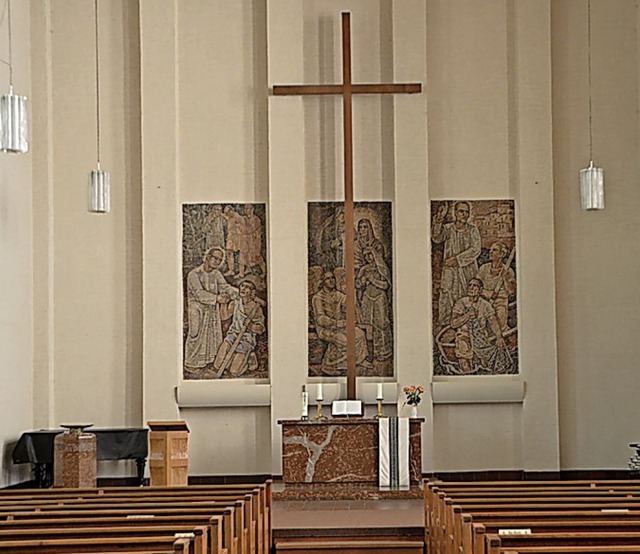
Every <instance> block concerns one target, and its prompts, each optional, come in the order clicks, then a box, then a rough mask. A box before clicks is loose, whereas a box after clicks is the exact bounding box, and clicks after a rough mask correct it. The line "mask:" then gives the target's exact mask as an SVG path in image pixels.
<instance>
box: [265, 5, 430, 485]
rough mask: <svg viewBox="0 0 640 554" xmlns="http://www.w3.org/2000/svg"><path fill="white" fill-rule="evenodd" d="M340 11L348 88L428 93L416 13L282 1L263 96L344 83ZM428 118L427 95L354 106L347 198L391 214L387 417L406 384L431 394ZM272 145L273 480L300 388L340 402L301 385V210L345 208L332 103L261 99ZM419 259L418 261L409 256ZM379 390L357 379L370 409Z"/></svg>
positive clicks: (363, 100)
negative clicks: (345, 26)
mask: <svg viewBox="0 0 640 554" xmlns="http://www.w3.org/2000/svg"><path fill="white" fill-rule="evenodd" d="M373 8H375V9H373ZM342 11H350V12H351V29H352V41H351V42H352V63H353V81H354V82H373V83H376V82H394V81H396V82H397V81H404V82H416V81H417V82H424V81H425V51H424V47H425V42H424V35H425V28H424V27H425V18H424V3H423V2H407V1H404V2H390V1H387V2H379V3H376V4H371V3H368V4H363V3H362V2H355V1H354V2H344V1H338V0H337V1H334V2H305V3H299V2H295V1H282V0H280V1H273V2H270V3H269V9H268V15H269V18H268V30H269V55H270V57H269V84H270V85H274V84H303V83H305V84H306V83H309V84H313V83H320V84H330V83H336V82H340V81H341V79H342V70H341V64H342V62H341V23H340V12H342ZM425 116H426V97H425V96H424V95H412V96H411V97H409V96H407V97H406V98H396V99H391V98H385V99H380V98H377V97H376V96H375V95H372V96H366V97H355V98H354V99H353V154H354V198H355V200H356V202H357V201H372V200H382V201H388V202H392V218H393V221H394V238H393V241H394V244H393V246H394V282H395V288H396V292H395V296H394V304H395V306H396V310H395V313H394V318H395V319H394V324H395V326H396V345H395V346H396V374H395V376H394V377H393V378H386V379H385V382H386V384H385V389H384V390H385V393H384V394H385V411H386V413H388V414H394V413H397V407H398V401H399V394H401V393H400V388H401V386H402V385H403V384H405V385H406V384H410V383H415V384H423V385H426V384H427V383H428V372H429V367H428V366H429V364H428V362H427V361H426V360H428V359H429V338H428V323H427V322H428V315H425V314H427V307H428V301H427V298H426V296H425V292H424V290H423V291H421V290H420V289H421V288H423V287H424V286H425V285H424V283H425V279H426V275H427V274H428V271H427V261H426V260H427V255H426V252H427V248H426V246H427V243H426V234H425V233H420V231H419V229H426V228H427V227H428V220H427V216H426V209H425V207H426V205H427V188H426V167H427V165H426V155H427V149H426V126H425ZM269 144H270V150H269V154H270V191H271V194H270V202H271V223H270V224H271V239H272V240H271V263H272V268H271V270H272V291H271V292H272V297H273V298H274V299H277V304H275V303H274V306H273V311H272V327H273V328H274V330H281V332H278V333H277V335H278V336H276V332H275V331H274V336H273V340H272V348H273V354H272V355H273V356H274V359H277V360H278V361H281V362H280V363H282V364H287V365H289V366H293V367H295V370H294V369H293V368H291V369H288V371H287V372H286V373H285V372H284V367H286V366H283V369H281V370H280V371H281V373H280V372H277V373H276V371H277V370H278V369H279V367H278V366H276V365H274V369H275V370H276V371H274V375H273V376H272V391H273V392H272V398H273V406H272V413H273V431H272V433H273V435H272V445H273V446H272V466H273V468H274V472H276V473H278V472H280V471H281V460H280V456H281V444H280V435H279V433H280V430H279V427H278V425H277V424H276V421H277V420H278V419H283V418H291V417H299V414H300V406H299V404H300V401H299V398H300V390H301V387H302V385H303V384H305V383H307V382H311V383H316V382H318V381H322V382H324V383H325V390H327V389H328V390H331V391H334V390H335V389H334V387H335V386H336V385H335V384H338V383H339V384H340V386H341V390H342V393H341V394H343V395H344V392H345V388H344V379H336V378H330V377H323V378H321V379H320V378H313V379H310V380H309V379H308V378H307V375H306V372H307V360H306V358H307V350H306V344H307V325H306V318H307V288H306V286H307V285H306V278H307V275H306V273H307V269H306V241H307V231H306V224H307V221H306V215H307V214H306V204H307V202H316V201H341V200H342V199H343V198H344V192H343V182H344V181H343V138H342V103H341V101H340V100H339V99H333V98H327V97H323V98H313V97H310V98H304V99H301V98H299V97H271V98H269ZM301 183H304V187H301ZM416 249H418V250H420V251H422V252H423V253H424V255H423V256H422V257H420V256H416ZM403 269H407V270H408V271H403ZM276 272H277V273H276ZM425 290H426V289H425ZM292 313H295V314H296V315H295V316H294V317H293V318H292V317H291V314H292ZM294 345H295V346H297V348H292V346H294ZM298 345H299V346H298ZM379 380H380V378H368V379H364V378H363V379H359V380H358V383H359V384H358V392H357V396H358V398H361V399H364V400H365V401H367V402H369V403H372V402H373V399H374V394H373V392H371V391H372V390H373V389H372V388H371V387H373V386H374V383H375V382H377V381H379ZM327 383H329V386H327ZM370 392H371V393H370ZM313 395H314V388H313V384H312V387H311V398H313ZM428 397H429V393H427V395H426V401H425V402H424V404H423V405H422V407H421V415H425V416H428V420H427V423H426V425H425V429H424V437H425V439H424V440H425V444H428V442H429V441H430V438H429V437H430V436H431V429H430V420H431V418H430V402H429V400H428ZM325 398H326V394H325ZM400 404H401V402H400ZM369 411H371V408H369ZM429 456H430V454H425V459H428V458H429Z"/></svg>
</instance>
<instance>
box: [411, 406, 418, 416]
mask: <svg viewBox="0 0 640 554" xmlns="http://www.w3.org/2000/svg"><path fill="white" fill-rule="evenodd" d="M409 417H418V406H416V405H415V404H412V405H411V414H410V416H409Z"/></svg>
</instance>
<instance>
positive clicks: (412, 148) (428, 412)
mask: <svg viewBox="0 0 640 554" xmlns="http://www.w3.org/2000/svg"><path fill="white" fill-rule="evenodd" d="M425 11H426V6H425V3H424V2H422V1H420V0H410V1H407V0H396V1H395V2H393V53H394V61H393V67H394V80H395V81H396V82H416V81H420V82H422V87H423V88H422V90H423V92H422V93H421V94H411V95H409V94H399V95H396V96H395V97H394V122H395V133H394V139H395V152H394V158H395V202H394V217H393V219H394V222H393V223H394V239H395V244H394V251H395V253H396V263H395V275H394V277H393V278H394V282H395V283H396V298H395V301H396V314H400V315H401V316H402V317H396V319H395V326H396V331H395V332H396V345H397V353H396V378H397V380H398V383H399V387H402V386H406V385H410V384H415V385H423V386H424V387H425V393H424V395H423V398H422V403H421V404H420V407H419V412H418V414H419V415H420V416H421V417H425V418H426V421H425V424H424V425H423V426H422V441H423V443H422V452H423V455H422V467H423V471H427V470H429V469H432V467H433V405H432V402H431V388H430V387H429V386H428V385H429V382H430V381H431V370H430V368H431V362H430V360H431V344H432V341H431V327H430V321H431V306H430V303H429V299H430V294H429V292H430V291H431V282H430V278H429V275H430V265H429V244H428V233H427V230H428V229H429V220H428V216H429V187H428V181H427V178H428V171H427V167H428V166H427V96H426V85H427V81H426V80H427V75H426V69H427V60H426V13H425ZM398 393H399V397H400V401H399V405H398V413H400V414H401V413H402V410H401V407H402V402H401V401H402V400H403V399H404V395H403V394H402V391H401V390H399V391H398Z"/></svg>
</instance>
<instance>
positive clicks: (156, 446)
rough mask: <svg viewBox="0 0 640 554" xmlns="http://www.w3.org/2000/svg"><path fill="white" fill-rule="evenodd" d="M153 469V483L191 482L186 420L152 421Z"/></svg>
mask: <svg viewBox="0 0 640 554" xmlns="http://www.w3.org/2000/svg"><path fill="white" fill-rule="evenodd" d="M148 425H149V429H150V432H149V472H150V474H151V486H152V487H177V486H183V485H187V484H188V483H187V481H188V477H189V428H188V427H187V424H186V422H185V421H149V422H148Z"/></svg>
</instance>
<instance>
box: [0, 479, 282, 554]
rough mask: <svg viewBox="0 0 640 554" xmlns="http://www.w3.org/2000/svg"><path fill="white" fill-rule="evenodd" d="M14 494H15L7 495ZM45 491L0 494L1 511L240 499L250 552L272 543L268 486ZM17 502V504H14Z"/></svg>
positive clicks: (262, 552)
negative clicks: (243, 510) (244, 506)
mask: <svg viewBox="0 0 640 554" xmlns="http://www.w3.org/2000/svg"><path fill="white" fill-rule="evenodd" d="M6 492H11V493H12V492H14V491H6ZM75 493H76V494H75V496H74V495H73V492H72V489H48V490H44V491H29V494H26V493H24V494H19V495H15V494H2V493H1V491H0V511H1V512H8V511H11V512H17V511H25V512H29V511H35V510H37V511H49V510H59V509H61V508H63V507H69V509H83V510H85V509H93V508H97V507H105V508H106V507H107V505H108V506H110V507H113V508H117V507H119V506H118V504H120V506H125V505H126V507H127V508H132V507H134V505H135V507H142V505H143V504H144V505H146V504H149V505H151V504H153V505H165V504H169V503H175V502H176V501H178V500H179V501H180V502H189V503H191V504H193V505H199V504H202V505H205V504H207V505H208V503H211V502H216V503H218V504H220V505H225V504H233V503H234V501H235V500H236V499H237V498H238V497H243V501H244V502H245V503H246V504H247V506H246V508H245V520H246V521H247V522H250V523H247V525H249V526H250V528H249V530H248V534H249V537H248V539H247V540H248V541H249V542H250V543H251V546H250V549H251V551H252V552H256V553H257V554H267V553H268V551H269V545H270V543H271V503H272V500H271V483H270V482H267V483H264V484H262V485H257V486H246V485H243V486H227V485H224V486H215V485H214V486H210V485H204V486H197V487H170V488H167V487H145V488H140V487H120V488H117V489H116V490H115V491H112V490H111V489H106V488H98V489H76V490H75ZM18 499H20V500H19V502H18V503H15V502H16V501H17V500H18Z"/></svg>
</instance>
